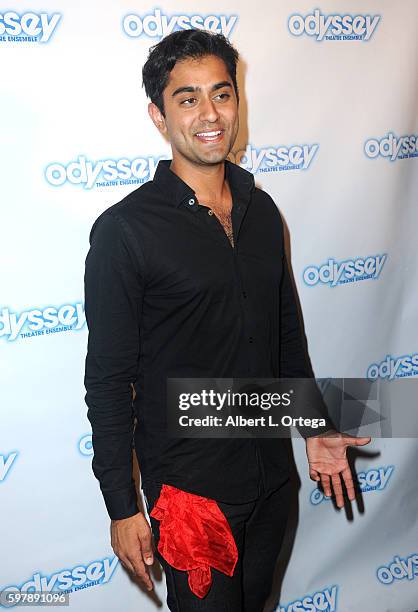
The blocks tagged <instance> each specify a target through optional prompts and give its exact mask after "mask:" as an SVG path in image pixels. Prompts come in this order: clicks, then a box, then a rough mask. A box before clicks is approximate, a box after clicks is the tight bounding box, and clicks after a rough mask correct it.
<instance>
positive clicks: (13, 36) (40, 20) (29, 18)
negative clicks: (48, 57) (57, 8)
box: [0, 11, 62, 43]
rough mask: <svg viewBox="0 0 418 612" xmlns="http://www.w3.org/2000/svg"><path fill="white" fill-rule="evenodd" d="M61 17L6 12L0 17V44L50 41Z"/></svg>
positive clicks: (57, 14)
mask: <svg viewBox="0 0 418 612" xmlns="http://www.w3.org/2000/svg"><path fill="white" fill-rule="evenodd" d="M61 17H62V15H61V13H53V14H52V15H48V13H32V12H28V13H23V14H21V15H19V13H15V12H14V11H7V12H6V13H4V14H2V15H0V42H39V43H47V42H49V40H50V39H51V36H52V34H53V33H54V31H55V29H56V27H57V25H58V23H59V21H60V19H61Z"/></svg>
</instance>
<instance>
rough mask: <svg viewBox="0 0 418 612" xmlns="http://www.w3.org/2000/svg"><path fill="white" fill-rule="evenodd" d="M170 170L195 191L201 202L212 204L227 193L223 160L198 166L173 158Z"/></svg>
mask: <svg viewBox="0 0 418 612" xmlns="http://www.w3.org/2000/svg"><path fill="white" fill-rule="evenodd" d="M170 170H171V171H172V172H174V173H175V174H177V176H179V177H180V178H181V179H182V180H183V181H184V182H185V183H187V184H188V185H189V186H190V187H191V188H192V189H193V191H194V192H195V193H196V197H197V199H198V201H199V202H201V203H202V204H214V203H221V202H223V201H224V200H225V199H226V197H227V193H228V191H229V190H228V186H227V184H226V181H225V162H224V161H222V162H220V163H219V164H215V165H207V166H203V165H201V166H199V165H197V164H196V165H193V164H190V163H188V164H187V165H186V164H184V163H183V162H182V161H181V160H178V159H173V161H172V162H171V164H170Z"/></svg>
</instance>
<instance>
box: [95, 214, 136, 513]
mask: <svg viewBox="0 0 418 612" xmlns="http://www.w3.org/2000/svg"><path fill="white" fill-rule="evenodd" d="M128 238H130V232H129V227H127V223H126V221H125V220H124V219H123V218H121V217H119V216H118V215H116V214H113V213H109V212H105V213H102V215H100V216H99V217H98V218H97V219H96V221H95V222H94V224H93V226H92V228H91V232H90V249H89V251H88V254H87V257H86V261H85V275H84V297H85V315H86V322H87V326H88V343H87V355H86V360H85V376H84V385H85V388H86V395H85V402H86V404H87V406H88V411H87V418H88V419H89V421H90V423H91V427H92V444H93V452H94V454H93V461H92V470H93V473H94V475H95V477H96V478H97V479H98V480H99V483H100V489H101V491H102V494H103V498H104V501H105V504H106V508H107V511H108V514H109V516H110V518H111V519H122V518H127V517H129V516H133V515H134V514H136V513H137V512H138V505H137V493H136V488H135V482H134V479H133V468H132V449H133V432H134V414H133V398H132V386H131V383H134V382H135V380H136V377H137V372H138V360H139V352H140V342H139V331H140V313H141V306H142V296H143V282H142V279H143V275H142V273H141V265H140V260H139V258H138V256H137V253H136V252H135V251H134V249H133V248H132V243H133V241H132V240H130V239H128Z"/></svg>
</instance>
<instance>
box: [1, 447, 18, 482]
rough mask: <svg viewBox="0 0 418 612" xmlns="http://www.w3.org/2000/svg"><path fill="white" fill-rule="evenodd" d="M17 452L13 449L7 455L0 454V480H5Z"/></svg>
mask: <svg viewBox="0 0 418 612" xmlns="http://www.w3.org/2000/svg"><path fill="white" fill-rule="evenodd" d="M18 454H19V453H18V452H17V451H13V452H12V453H9V454H8V455H0V482H4V481H5V480H6V478H7V475H8V474H9V472H10V470H11V469H12V467H13V464H14V462H15V461H16V458H17V456H18Z"/></svg>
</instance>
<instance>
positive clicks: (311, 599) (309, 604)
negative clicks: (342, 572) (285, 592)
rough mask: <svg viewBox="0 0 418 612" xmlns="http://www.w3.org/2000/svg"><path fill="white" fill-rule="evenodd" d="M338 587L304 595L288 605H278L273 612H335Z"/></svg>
mask: <svg viewBox="0 0 418 612" xmlns="http://www.w3.org/2000/svg"><path fill="white" fill-rule="evenodd" d="M337 595H338V586H337V585H336V584H334V586H332V587H330V588H326V589H323V590H322V591H317V592H316V593H314V594H313V595H304V596H303V597H301V598H300V599H295V601H292V602H290V603H288V604H285V605H282V604H279V605H278V607H277V608H276V609H275V612H305V611H306V612H308V610H309V612H335V611H336V610H337Z"/></svg>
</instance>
